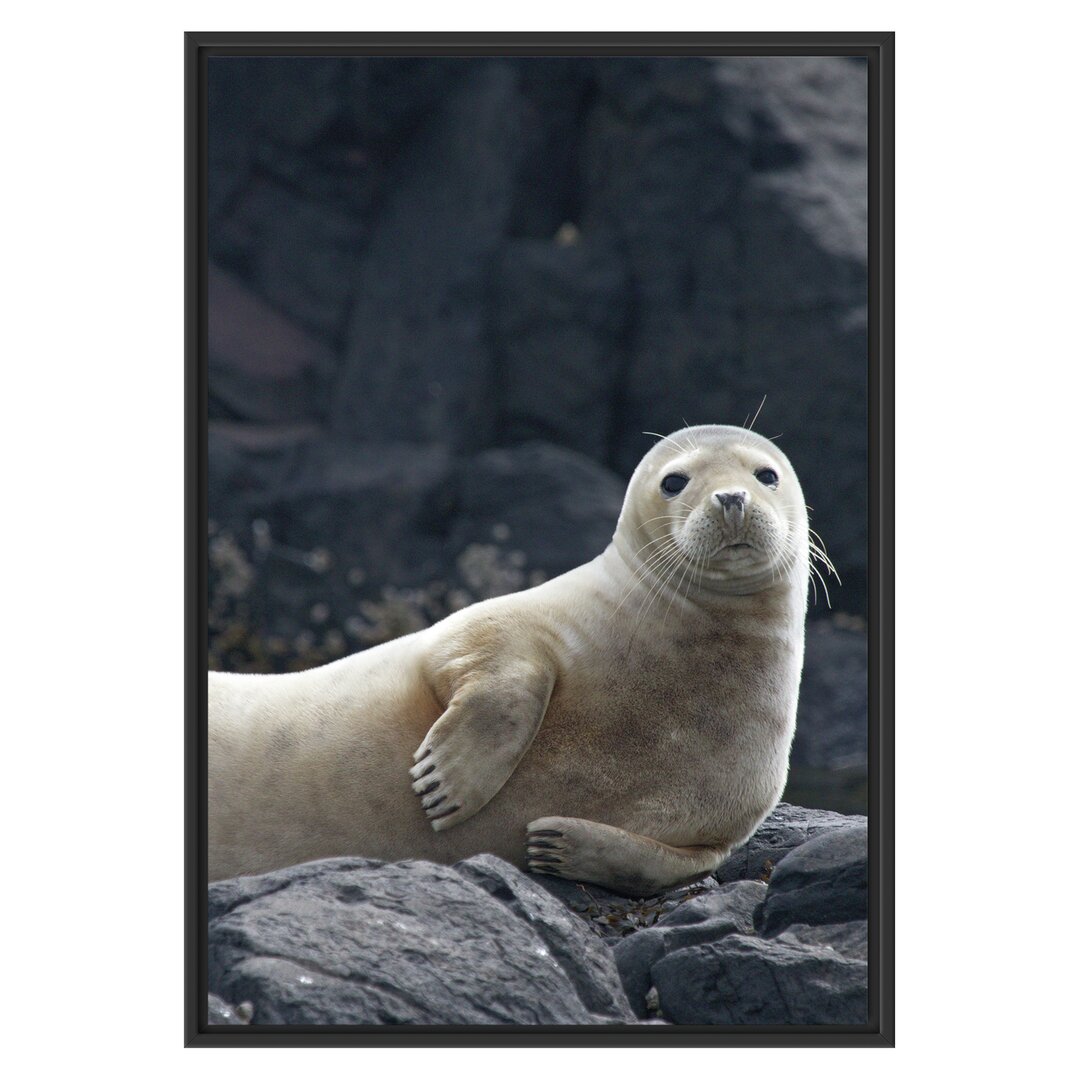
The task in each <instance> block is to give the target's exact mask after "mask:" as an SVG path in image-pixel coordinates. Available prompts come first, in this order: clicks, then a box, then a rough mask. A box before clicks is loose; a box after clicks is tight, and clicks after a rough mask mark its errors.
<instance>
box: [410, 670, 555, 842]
mask: <svg viewBox="0 0 1080 1080" xmlns="http://www.w3.org/2000/svg"><path fill="white" fill-rule="evenodd" d="M554 685H555V668H554V665H553V664H551V663H548V662H545V661H544V660H541V659H535V660H534V659H529V660H523V659H519V658H502V659H500V660H499V661H498V664H497V666H489V665H486V664H485V665H482V666H480V667H478V668H476V669H474V670H471V671H470V672H469V673H468V675H467V676H466V677H465V678H463V679H462V680H461V684H460V685H459V686H458V687H457V688H456V689H455V690H454V692H453V694H452V696H451V697H450V702H449V704H448V705H447V708H446V711H445V712H444V713H443V714H442V716H440V717H439V719H438V720H436V721H435V723H434V724H433V725H432V726H431V730H430V731H429V732H428V733H427V736H426V737H425V739H424V741H423V742H422V743H421V744H420V747H419V749H418V750H417V751H416V753H415V754H414V755H413V759H414V760H415V761H416V764H415V765H414V766H413V767H412V768H411V769H410V770H409V775H410V776H411V777H412V778H413V785H412V788H413V791H415V792H416V794H417V795H418V796H420V799H421V805H422V806H423V808H424V813H425V814H427V817H428V820H429V821H430V822H431V827H432V828H433V829H434V830H435V831H436V832H441V831H442V830H443V829H449V828H451V827H452V826H454V825H458V824H460V823H461V822H462V821H465V820H467V819H468V818H470V817H472V816H473V814H475V813H476V812H477V811H478V810H480V809H481V808H482V807H484V806H485V805H486V804H487V803H488V802H490V801H491V800H492V799H493V798H494V797H495V795H496V793H497V792H498V791H499V789H500V788H501V787H502V786H503V784H505V783H506V781H507V780H508V779H509V777H510V774H511V773H512V772H513V771H514V769H515V768H517V764H518V762H519V761H520V760H521V759H522V757H523V756H524V755H525V751H526V750H528V749H529V747H530V746H531V745H532V741H533V739H534V738H535V736H536V733H537V731H538V730H539V729H540V722H541V720H543V718H544V712H545V711H546V709H547V705H548V701H549V700H550V698H551V691H552V688H553V687H554Z"/></svg>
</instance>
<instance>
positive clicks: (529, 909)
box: [456, 855, 625, 1016]
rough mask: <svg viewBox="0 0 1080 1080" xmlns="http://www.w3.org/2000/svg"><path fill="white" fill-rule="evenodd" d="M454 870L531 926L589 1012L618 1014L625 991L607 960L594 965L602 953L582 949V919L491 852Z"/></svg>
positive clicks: (459, 865)
mask: <svg viewBox="0 0 1080 1080" xmlns="http://www.w3.org/2000/svg"><path fill="white" fill-rule="evenodd" d="M456 869H457V870H458V872H459V873H460V874H461V875H462V876H463V877H466V878H467V879H468V880H470V881H473V882H475V883H476V884H477V885H479V886H480V887H481V888H482V889H484V890H485V891H486V892H488V893H490V894H491V895H492V896H494V897H495V898H496V899H497V900H499V901H501V902H502V903H503V904H505V905H506V906H507V907H508V908H509V909H510V910H511V911H512V912H513V913H514V914H515V915H516V916H518V918H520V919H523V920H524V921H525V922H526V923H527V924H528V925H529V926H531V927H532V928H533V929H534V930H535V932H536V933H537V934H538V935H539V936H540V937H541V938H542V939H543V941H544V944H545V945H546V946H547V948H548V950H549V953H550V955H551V957H552V958H553V959H554V961H555V962H556V963H557V964H558V965H559V966H560V967H561V968H562V969H563V971H564V972H565V973H566V975H567V977H568V978H569V979H570V981H571V982H572V983H573V985H574V989H575V991H576V992H577V995H578V997H579V998H580V999H581V1001H582V1003H583V1004H584V1005H585V1007H586V1008H587V1009H588V1010H589V1011H590V1012H592V1013H595V1014H597V1015H604V1016H616V1015H619V1014H620V1013H621V1011H622V1009H623V1007H624V1003H625V993H624V991H623V988H622V985H621V983H620V980H619V976H618V973H617V972H616V971H613V970H612V969H611V967H610V966H609V965H607V964H606V963H598V957H599V955H600V954H599V953H598V952H597V951H596V950H595V949H587V950H583V949H582V948H581V927H582V922H581V919H580V918H579V917H578V916H577V915H576V914H574V913H573V912H571V911H569V910H568V909H567V907H566V906H565V905H564V904H561V903H560V902H559V901H558V900H557V899H555V897H554V896H552V895H551V894H550V893H549V892H547V891H545V890H544V889H538V888H537V882H536V880H535V879H533V878H529V877H526V876H525V875H524V874H522V873H521V872H520V871H518V870H516V869H515V868H514V867H512V866H511V865H510V864H509V863H507V862H504V861H503V860H502V859H497V858H495V856H493V855H477V856H475V857H474V858H471V859H466V860H465V861H463V862H460V863H458V864H457V867H456Z"/></svg>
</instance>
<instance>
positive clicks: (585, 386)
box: [494, 226, 629, 486]
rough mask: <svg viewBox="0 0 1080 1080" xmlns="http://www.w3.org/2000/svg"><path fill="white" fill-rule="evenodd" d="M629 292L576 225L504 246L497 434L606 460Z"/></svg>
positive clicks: (603, 250)
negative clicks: (555, 237) (565, 233)
mask: <svg viewBox="0 0 1080 1080" xmlns="http://www.w3.org/2000/svg"><path fill="white" fill-rule="evenodd" d="M568 228H573V227H572V226H569V227H568ZM627 300H628V296H627V283H626V280H625V277H624V275H623V268H622V265H621V263H620V262H619V260H618V259H617V258H616V257H615V255H614V253H613V252H612V251H611V250H610V249H609V248H607V247H604V246H601V245H598V244H596V243H590V242H589V241H587V240H584V241H583V240H581V239H578V238H575V235H574V233H570V235H569V238H568V240H567V241H566V242H563V243H558V242H553V241H552V240H551V238H550V237H549V238H545V239H543V240H515V241H513V242H511V243H509V244H508V245H507V246H506V247H505V249H504V250H503V253H502V257H501V260H500V263H499V270H498V273H497V275H496V286H495V293H494V305H495V310H494V318H495V332H496V336H495V340H496V343H497V344H496V359H497V360H498V362H499V372H500V392H499V396H500V421H499V433H498V438H499V441H500V442H502V443H509V444H513V443H518V442H526V441H528V440H530V439H543V440H546V441H548V442H555V443H558V444H560V445H562V446H565V447H567V448H569V449H572V450H577V451H579V452H581V453H583V454H587V455H589V456H590V457H591V458H592V459H593V460H594V461H604V460H605V459H606V458H607V456H608V453H609V450H610V448H611V443H612V439H613V438H614V436H615V431H614V423H615V415H614V413H615V410H614V403H615V401H616V398H617V394H618V382H619V380H620V378H621V377H622V372H621V369H620V363H619V356H618V354H619V346H620V340H621V336H622V334H623V329H624V324H625V322H626V319H627V318H628V314H629V313H628V308H627ZM619 483H620V486H621V484H622V481H621V480H620V481H619Z"/></svg>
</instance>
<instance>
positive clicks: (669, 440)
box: [641, 431, 690, 454]
mask: <svg viewBox="0 0 1080 1080" xmlns="http://www.w3.org/2000/svg"><path fill="white" fill-rule="evenodd" d="M641 434H642V435H655V436H656V437H657V438H658V439H664V440H666V441H667V442H669V443H671V444H672V445H673V446H677V447H678V448H679V451H680V452H681V453H683V454H688V453H690V451H689V450H687V449H686V447H685V446H683V445H682V443H680V442H677V441H676V440H675V439H673V438H672V437H671V436H670V435H661V434H660V432H659V431H643V432H642V433H641Z"/></svg>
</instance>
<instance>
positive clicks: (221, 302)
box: [207, 263, 335, 424]
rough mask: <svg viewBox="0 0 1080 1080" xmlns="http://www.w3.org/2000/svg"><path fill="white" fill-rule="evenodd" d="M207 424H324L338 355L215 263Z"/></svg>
mask: <svg viewBox="0 0 1080 1080" xmlns="http://www.w3.org/2000/svg"><path fill="white" fill-rule="evenodd" d="M207 315H208V322H209V326H208V341H209V345H208V356H209V385H210V418H211V419H219V418H224V419H236V420H243V421H251V422H255V423H259V424H267V423H270V424H272V423H290V424H296V423H304V422H315V423H319V422H321V421H322V420H323V419H324V418H325V415H326V411H327V400H326V399H327V390H328V380H329V378H330V376H331V374H332V372H333V370H334V364H335V357H334V355H333V352H332V351H331V350H330V349H329V348H328V347H327V346H326V345H325V344H324V343H323V342H321V341H319V340H318V339H316V338H314V337H313V336H312V335H310V334H309V333H307V332H306V331H304V330H302V329H300V328H299V327H297V326H294V325H293V324H292V323H291V322H289V320H288V319H286V318H284V317H283V316H282V315H281V314H279V312H278V311H277V310H276V309H275V308H273V307H271V306H270V305H268V304H267V303H266V302H265V301H264V300H262V299H261V298H260V297H258V296H256V295H255V294H254V293H253V292H252V291H251V290H250V289H249V288H248V287H247V286H245V285H244V284H243V283H242V282H240V281H239V279H237V278H236V277H234V276H233V275H232V274H229V273H227V272H226V271H224V270H222V269H221V268H220V267H217V266H215V265H214V264H213V263H211V264H210V268H209V273H208V277H207Z"/></svg>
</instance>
